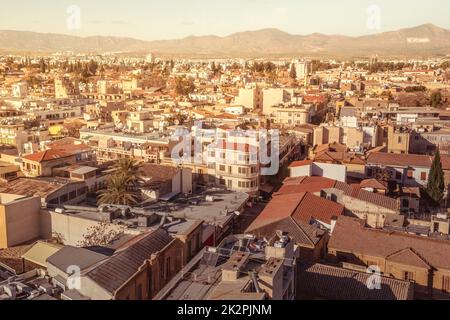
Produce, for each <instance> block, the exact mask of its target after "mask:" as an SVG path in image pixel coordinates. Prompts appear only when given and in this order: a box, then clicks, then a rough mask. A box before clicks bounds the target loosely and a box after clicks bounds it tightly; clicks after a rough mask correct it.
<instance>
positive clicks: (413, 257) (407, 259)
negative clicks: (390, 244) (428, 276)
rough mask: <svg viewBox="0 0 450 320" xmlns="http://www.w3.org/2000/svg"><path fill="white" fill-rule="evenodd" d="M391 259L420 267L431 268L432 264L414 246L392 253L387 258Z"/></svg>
mask: <svg viewBox="0 0 450 320" xmlns="http://www.w3.org/2000/svg"><path fill="white" fill-rule="evenodd" d="M386 259H387V260H389V261H394V262H397V263H401V264H404V265H407V266H414V267H418V268H425V269H430V267H431V266H430V265H429V264H428V263H427V262H426V261H425V260H423V258H422V257H420V256H419V255H418V254H417V253H416V252H415V251H414V249H412V248H406V249H403V250H400V251H399V252H396V253H394V254H391V255H390V256H388V257H387V258H386Z"/></svg>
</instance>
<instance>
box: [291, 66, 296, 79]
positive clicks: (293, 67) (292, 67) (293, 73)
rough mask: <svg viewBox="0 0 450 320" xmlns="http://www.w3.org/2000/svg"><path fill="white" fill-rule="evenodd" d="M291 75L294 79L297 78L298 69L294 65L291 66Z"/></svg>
mask: <svg viewBox="0 0 450 320" xmlns="http://www.w3.org/2000/svg"><path fill="white" fill-rule="evenodd" d="M289 77H290V78H291V79H294V80H295V79H297V70H295V66H294V65H292V66H291V70H290V71H289Z"/></svg>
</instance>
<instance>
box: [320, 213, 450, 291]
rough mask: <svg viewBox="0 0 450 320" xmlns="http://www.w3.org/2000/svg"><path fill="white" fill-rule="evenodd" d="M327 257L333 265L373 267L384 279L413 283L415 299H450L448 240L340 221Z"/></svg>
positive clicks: (449, 245)
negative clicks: (389, 277) (385, 276)
mask: <svg viewBox="0 0 450 320" xmlns="http://www.w3.org/2000/svg"><path fill="white" fill-rule="evenodd" d="M430 248H433V249H430ZM328 253H329V258H330V259H331V260H333V261H339V262H346V263H347V264H354V265H357V266H366V267H369V266H374V267H377V268H379V269H380V271H381V273H382V275H387V276H391V277H393V278H395V279H400V280H406V281H410V282H412V283H414V287H415V296H416V298H430V297H431V298H434V299H441V298H443V299H445V298H447V299H448V297H449V294H450V260H449V257H450V243H449V242H448V241H447V240H437V239H431V238H427V237H421V236H415V235H410V234H407V233H401V232H390V231H382V230H374V229H370V228H366V227H365V226H364V222H363V221H362V220H359V219H354V218H349V217H341V218H339V219H338V221H337V223H336V226H335V228H334V231H333V234H332V236H331V239H330V241H329V243H328Z"/></svg>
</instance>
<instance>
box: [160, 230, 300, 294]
mask: <svg viewBox="0 0 450 320" xmlns="http://www.w3.org/2000/svg"><path fill="white" fill-rule="evenodd" d="M258 248H259V249H258ZM297 255H298V249H296V247H295V246H294V241H293V240H292V239H291V238H290V237H289V236H287V235H284V234H282V233H281V232H280V234H279V235H278V236H277V237H274V238H272V239H271V240H270V241H269V242H268V243H264V242H263V241H260V240H258V239H257V238H255V237H248V236H242V235H236V236H235V235H233V236H230V237H227V238H225V239H224V240H223V241H222V242H221V244H220V245H219V246H218V247H208V248H205V249H204V250H203V251H201V252H200V253H199V254H198V255H197V256H195V257H194V258H193V259H192V260H191V262H190V263H189V264H188V265H187V266H186V267H185V268H183V269H182V270H181V272H180V273H179V274H178V275H176V276H175V277H174V278H173V280H172V281H171V282H169V283H168V284H167V285H166V286H165V287H164V288H162V289H161V291H160V292H159V294H158V295H157V296H156V297H155V300H224V299H225V300H294V299H295V296H296V282H295V278H296V273H295V270H296V264H295V261H294V260H295V258H296V256H297Z"/></svg>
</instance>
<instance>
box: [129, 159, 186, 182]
mask: <svg viewBox="0 0 450 320" xmlns="http://www.w3.org/2000/svg"><path fill="white" fill-rule="evenodd" d="M179 171H180V169H178V168H176V167H171V166H163V165H159V164H151V163H145V164H142V165H141V166H140V167H139V169H138V172H139V174H140V175H141V176H142V178H143V179H144V180H145V181H147V180H148V179H150V180H149V181H147V182H146V184H152V185H154V184H158V183H163V182H166V181H167V180H171V179H172V178H173V177H174V176H175V175H176V174H177V173H178V172H179Z"/></svg>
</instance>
